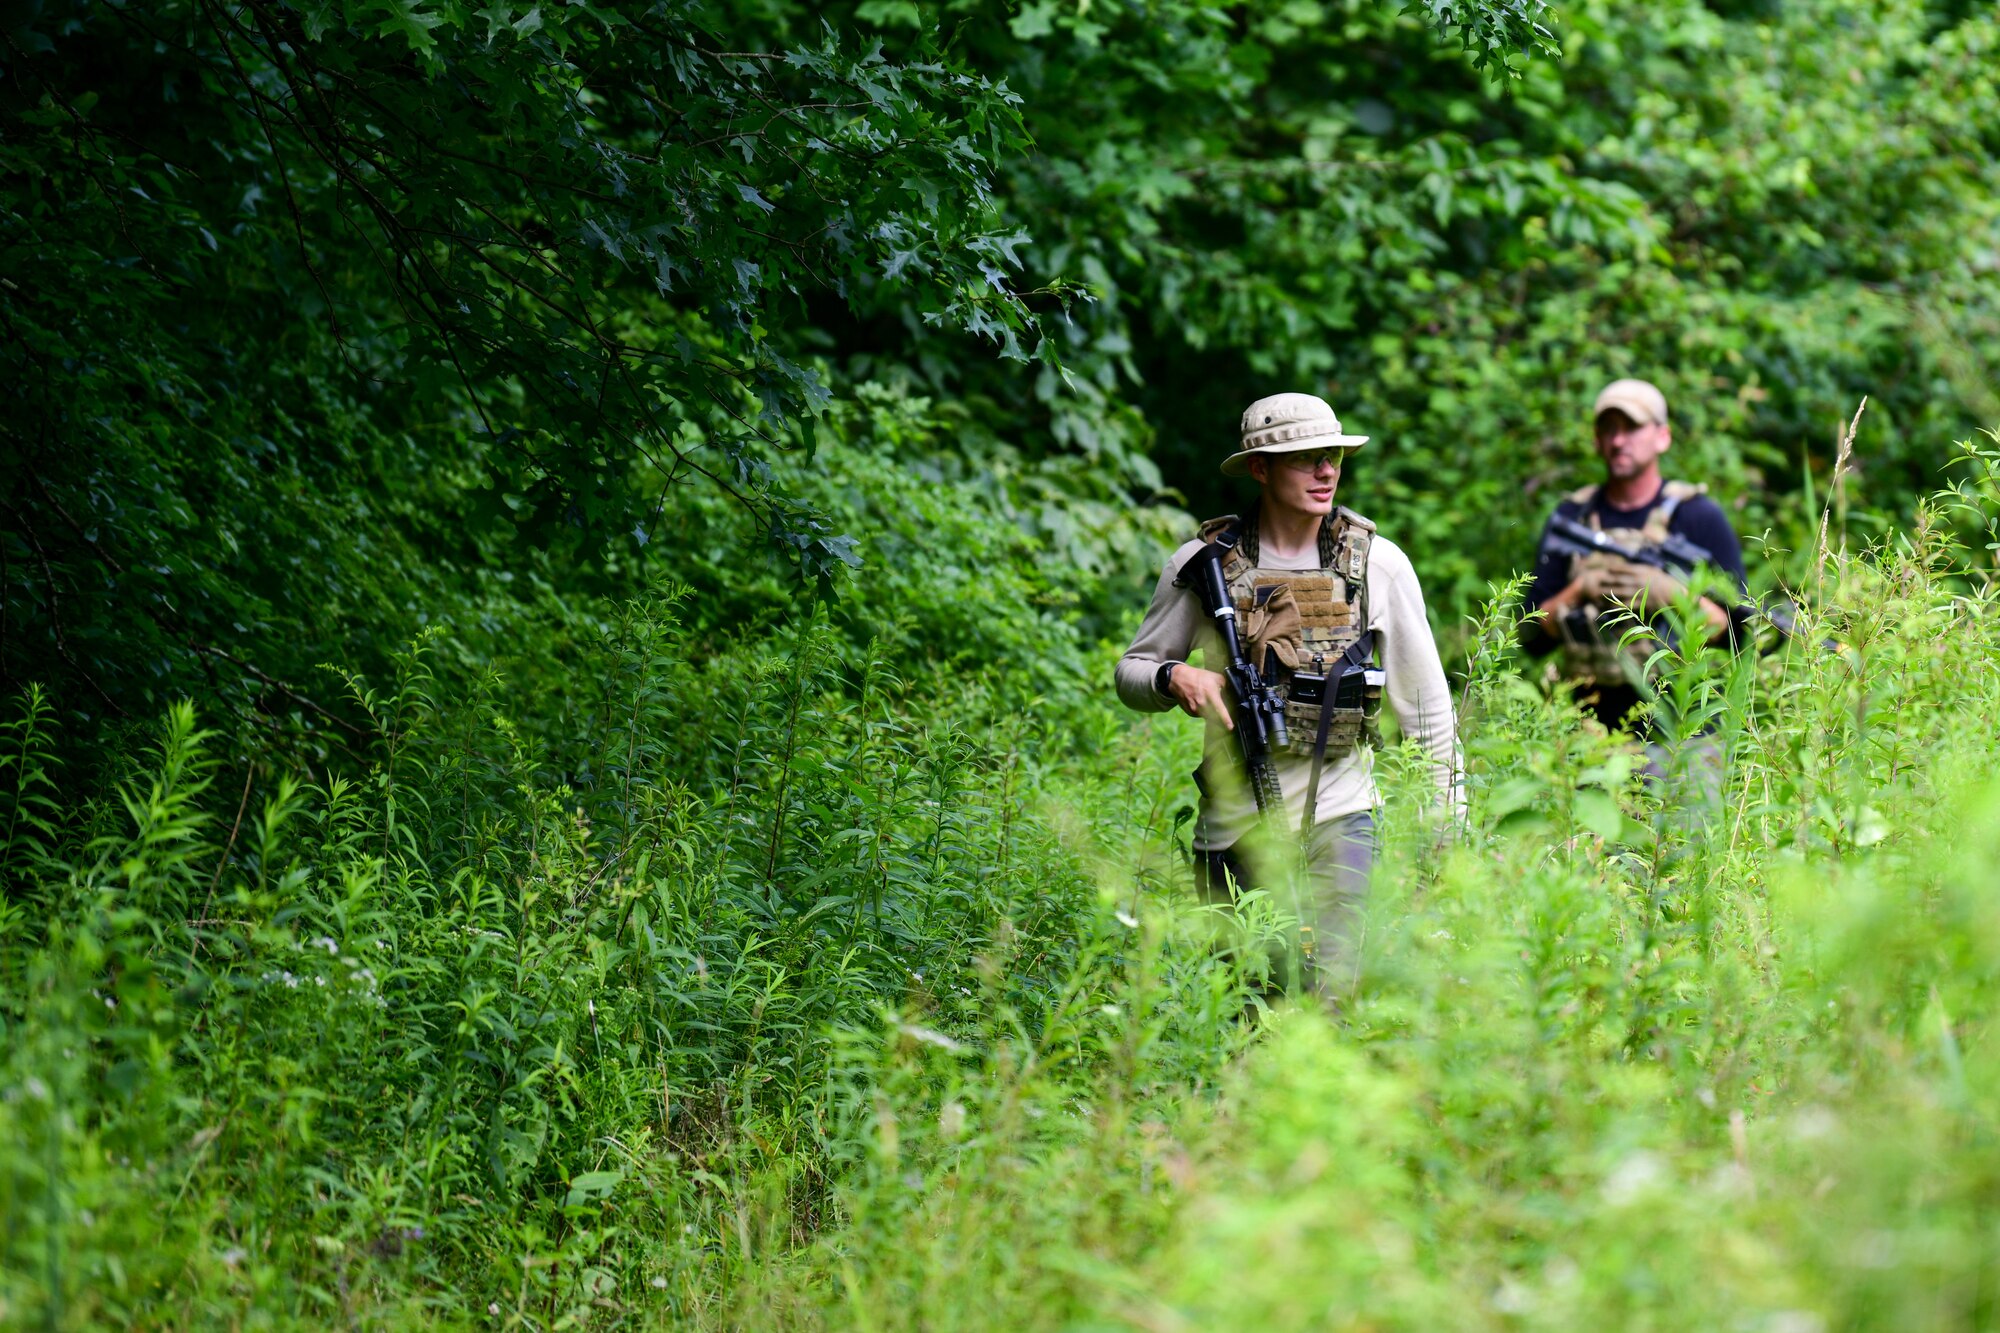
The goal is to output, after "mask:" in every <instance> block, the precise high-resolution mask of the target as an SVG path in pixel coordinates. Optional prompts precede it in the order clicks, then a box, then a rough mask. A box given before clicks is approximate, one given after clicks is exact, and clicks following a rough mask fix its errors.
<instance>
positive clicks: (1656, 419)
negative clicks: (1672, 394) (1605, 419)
mask: <svg viewBox="0 0 2000 1333" xmlns="http://www.w3.org/2000/svg"><path fill="white" fill-rule="evenodd" d="M1614 407H1615V408H1617V409H1618V410H1619V411H1620V412H1623V413H1624V414H1625V415H1626V416H1628V417H1630V418H1632V420H1634V421H1636V422H1638V423H1639V424H1640V425H1641V426H1664V425H1666V424H1667V396H1666V395H1665V394H1663V393H1661V392H1660V391H1659V390H1658V389H1657V388H1655V387H1654V386H1653V385H1651V384H1648V383H1647V382H1646V381H1645V380H1613V381H1611V383H1609V384H1607V385H1605V386H1604V392H1603V393H1600V394H1598V395H1597V406H1596V407H1593V408H1591V409H1590V419H1591V420H1592V421H1595V420H1597V419H1598V418H1599V417H1601V416H1603V415H1604V414H1605V413H1606V412H1608V411H1610V410H1611V409H1612V408H1614Z"/></svg>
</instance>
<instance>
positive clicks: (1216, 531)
mask: <svg viewBox="0 0 2000 1333" xmlns="http://www.w3.org/2000/svg"><path fill="white" fill-rule="evenodd" d="M1242 531H1243V520H1242V519H1241V518H1238V517H1237V516H1236V515H1235V514H1224V515H1223V516H1222V517H1220V518H1211V519H1209V520H1208V521H1207V522H1206V523H1204V524H1202V525H1201V527H1200V528H1199V529H1198V530H1197V531H1196V533H1195V536H1196V537H1197V538H1198V539H1199V540H1201V541H1204V542H1212V541H1214V540H1215V539H1216V538H1217V537H1220V536H1222V535H1223V534H1225V533H1229V532H1234V533H1237V534H1239V535H1241V533H1242ZM1249 567H1250V558H1249V556H1248V555H1247V554H1246V553H1245V552H1244V550H1243V546H1242V544H1241V543H1240V542H1239V543H1238V544H1237V545H1236V546H1234V547H1232V548H1231V549H1230V552H1229V554H1228V555H1226V556H1224V557H1223V560H1222V577H1223V578H1224V579H1225V580H1227V581H1229V582H1234V581H1235V580H1236V579H1238V578H1240V577H1242V574H1243V571H1244V570H1246V569H1248V568H1249Z"/></svg>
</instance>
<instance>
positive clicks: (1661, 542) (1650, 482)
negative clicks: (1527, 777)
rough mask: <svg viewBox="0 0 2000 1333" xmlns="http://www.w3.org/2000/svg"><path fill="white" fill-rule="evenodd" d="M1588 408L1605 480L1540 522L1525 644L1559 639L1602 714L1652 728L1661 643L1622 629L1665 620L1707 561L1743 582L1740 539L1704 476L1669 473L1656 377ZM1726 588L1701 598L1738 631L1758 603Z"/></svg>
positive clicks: (1535, 650)
mask: <svg viewBox="0 0 2000 1333" xmlns="http://www.w3.org/2000/svg"><path fill="white" fill-rule="evenodd" d="M1591 416H1592V419H1593V423H1594V430H1595V439H1596V450H1597V456H1598V458H1599V459H1600V460H1602V462H1603V464H1604V480H1603V482H1602V483H1599V484H1593V485H1590V486H1585V487H1582V488H1581V489H1579V490H1576V491H1572V492H1571V493H1570V494H1569V495H1568V496H1566V497H1565V498H1564V499H1563V500H1562V502H1561V503H1560V504H1558V505H1557V506H1556V509H1555V512H1554V513H1553V514H1552V515H1551V516H1550V517H1549V520H1548V522H1547V524H1545V525H1544V527H1543V529H1542V541H1541V545H1540V547H1539V548H1538V550H1537V552H1536V557H1535V577H1534V582H1533V583H1532V584H1531V585H1530V586H1529V588H1528V593H1527V606H1528V616H1527V619H1526V620H1525V621H1524V622H1523V626H1522V646H1523V647H1524V648H1526V649H1527V651H1528V652H1529V653H1531V654H1533V655H1536V656H1545V655H1547V654H1548V653H1551V652H1556V651H1558V650H1559V651H1560V652H1561V654H1562V657H1561V659H1560V663H1559V668H1560V674H1561V675H1562V676H1563V677H1564V678H1565V679H1569V680H1574V681H1576V682H1578V686H1579V688H1578V699H1579V700H1580V701H1581V702H1582V703H1583V704H1584V705H1585V706H1586V707H1587V708H1589V709H1590V710H1591V712H1592V713H1593V714H1594V715H1595V716H1596V717H1597V719H1598V720H1599V721H1600V722H1602V723H1603V724H1604V725H1605V726H1607V727H1611V728H1624V729H1627V730H1632V731H1635V732H1638V733H1641V734H1645V733H1648V732H1650V730H1651V726H1650V723H1649V722H1648V721H1647V720H1646V718H1645V716H1644V714H1643V713H1642V711H1641V710H1640V707H1639V705H1640V703H1641V700H1642V698H1643V688H1642V687H1643V685H1644V677H1645V663H1646V661H1647V659H1648V658H1649V657H1650V656H1651V654H1652V653H1653V652H1654V651H1656V650H1657V649H1658V647H1659V644H1658V642H1657V641H1656V640H1655V639H1654V638H1652V637H1650V636H1628V635H1626V634H1625V633H1624V631H1625V630H1626V629H1629V628H1630V627H1631V624H1632V619H1631V614H1630V613H1631V612H1633V611H1636V612H1637V613H1638V614H1640V615H1641V616H1647V617H1649V618H1651V619H1653V620H1654V621H1656V622H1657V621H1658V616H1657V614H1656V613H1657V612H1658V611H1660V610H1661V609H1662V608H1664V607H1666V606H1667V605H1668V604H1670V603H1672V602H1673V601H1675V600H1676V599H1677V598H1679V597H1681V596H1682V595H1683V594H1685V593H1686V592H1687V590H1688V586H1689V584H1688V580H1689V579H1690V578H1694V577H1696V575H1695V571H1696V569H1698V568H1700V567H1701V566H1708V567H1711V568H1712V569H1714V570H1715V571H1718V572H1719V573H1721V574H1723V575H1727V576H1728V577H1729V578H1731V579H1733V580H1734V581H1735V584H1736V589H1737V592H1738V593H1739V594H1741V592H1742V591H1743V589H1744V588H1745V586H1746V585H1745V579H1744V573H1743V547H1742V544H1741V543H1739V542H1738V541H1737V539H1736V532H1735V529H1733V528H1732V527H1730V525H1729V519H1728V517H1727V516H1726V515H1725V514H1724V513H1723V512H1722V507H1721V506H1720V505H1718V504H1716V502H1715V501H1714V500H1711V499H1710V498H1709V497H1708V495H1707V490H1708V488H1707V487H1706V486H1702V485H1696V484H1694V483H1692V482H1686V481H1670V480H1668V479H1667V478H1666V477H1665V476H1663V475H1662V473H1661V470H1660V459H1661V457H1662V456H1663V455H1664V454H1665V453H1666V452H1667V450H1668V448H1669V447H1671V446H1672V444H1673V428H1672V426H1670V425H1669V424H1668V420H1667V397H1666V395H1665V394H1663V393H1661V392H1660V390H1659V389H1658V387H1656V386H1655V385H1653V384H1650V383H1648V382H1647V381H1645V380H1637V379H1621V380H1614V381H1612V382H1611V383H1610V384H1608V385H1606V386H1605V387H1604V389H1603V391H1602V392H1600V393H1599V394H1598V395H1597V403H1596V405H1595V406H1594V407H1593V408H1592V409H1591ZM1579 528H1580V529H1582V531H1580V532H1579V531H1578V529H1579ZM1566 533H1567V534H1571V536H1573V537H1574V538H1576V539H1575V540H1572V539H1570V538H1568V537H1566V536H1565V534H1566ZM1593 543H1594V544H1595V545H1594V549H1587V550H1586V549H1584V548H1585V547H1590V546H1592V545H1593ZM1717 595H1718V596H1724V600H1726V601H1727V602H1728V603H1729V605H1728V607H1727V608H1725V607H1724V605H1723V604H1722V603H1721V602H1718V601H1717V600H1715V598H1714V597H1709V596H1703V597H1701V598H1699V599H1698V603H1697V604H1698V605H1699V607H1700V608H1701V612H1702V614H1703V615H1704V616H1705V617H1707V620H1708V625H1709V629H1710V631H1711V633H1712V634H1713V635H1714V636H1717V637H1728V638H1730V639H1731V640H1732V641H1733V640H1734V638H1735V635H1736V632H1737V631H1738V630H1740V629H1741V627H1742V624H1743V621H1744V619H1745V617H1747V615H1748V614H1749V609H1748V608H1747V607H1746V606H1743V605H1742V602H1743V598H1742V597H1741V596H1740V595H1739V596H1736V597H1727V596H1726V595H1724V594H1721V593H1718V594H1717ZM1655 760H1656V763H1657V761H1658V756H1657V755H1656V756H1655Z"/></svg>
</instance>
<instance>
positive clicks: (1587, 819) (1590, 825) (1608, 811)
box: [1570, 788, 1625, 842]
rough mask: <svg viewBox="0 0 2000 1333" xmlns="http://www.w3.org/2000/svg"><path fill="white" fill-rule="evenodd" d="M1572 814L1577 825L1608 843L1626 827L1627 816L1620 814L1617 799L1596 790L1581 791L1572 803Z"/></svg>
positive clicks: (1607, 793)
mask: <svg viewBox="0 0 2000 1333" xmlns="http://www.w3.org/2000/svg"><path fill="white" fill-rule="evenodd" d="M1570 813H1571V814H1573V815H1574V816H1575V817H1576V822H1577V823H1579V824H1581V825H1583V827H1585V828H1587V829H1589V830H1590V831H1591V832H1592V833H1595V834H1596V835H1597V836H1598V837H1600V838H1603V839H1604V840H1605V841H1606V842H1611V841H1614V840H1615V839H1616V838H1617V837H1618V834H1619V832H1620V831H1621V830H1622V829H1623V828H1624V827H1625V816H1624V815H1622V814H1620V813H1619V810H1618V801H1617V799H1616V798H1615V797H1613V796H1612V795H1611V793H1609V792H1606V791H1599V790H1597V789H1595V788H1586V789H1584V790H1582V791H1579V792H1578V793H1577V794H1576V796H1575V798H1574V799H1573V800H1572V801H1571V802H1570Z"/></svg>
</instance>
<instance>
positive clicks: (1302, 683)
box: [1200, 508, 1382, 759]
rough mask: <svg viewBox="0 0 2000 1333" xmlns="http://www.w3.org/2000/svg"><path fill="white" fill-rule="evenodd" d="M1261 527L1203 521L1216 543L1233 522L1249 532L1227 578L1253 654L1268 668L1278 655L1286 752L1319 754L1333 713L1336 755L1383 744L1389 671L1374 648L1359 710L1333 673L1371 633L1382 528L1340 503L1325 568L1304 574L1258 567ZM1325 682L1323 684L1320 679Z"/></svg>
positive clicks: (1325, 528)
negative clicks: (1339, 694) (1372, 578)
mask: <svg viewBox="0 0 2000 1333" xmlns="http://www.w3.org/2000/svg"><path fill="white" fill-rule="evenodd" d="M1254 524H1255V520H1254V518H1253V519H1252V521H1251V523H1250V524H1247V525H1246V524H1243V523H1241V522H1239V520H1238V519H1237V517H1236V516H1235V515H1234V514H1230V515H1225V516H1224V517H1222V518H1214V519H1210V520H1209V521H1208V522H1206V523H1204V524H1202V525H1201V534H1200V535H1201V539H1202V540H1203V541H1205V542H1206V541H1213V540H1214V539H1215V537H1216V536H1217V535H1218V534H1219V533H1221V532H1223V531H1224V530H1226V529H1228V528H1231V527H1239V528H1242V529H1243V532H1242V540H1241V541H1239V543H1238V544H1237V546H1236V549H1235V550H1233V551H1231V552H1230V553H1229V555H1228V557H1227V558H1226V559H1225V560H1224V561H1223V565H1222V577H1223V580H1224V582H1225V584H1226V585H1227V586H1228V589H1229V596H1230V600H1231V601H1233V602H1234V603H1235V604H1236V623H1237V625H1238V627H1239V633H1240V634H1241V635H1242V639H1243V652H1244V655H1245V656H1246V657H1247V658H1248V659H1249V660H1250V662H1251V663H1252V664H1253V665H1255V666H1256V667H1257V669H1258V670H1259V671H1262V670H1264V669H1265V667H1266V666H1267V664H1269V663H1270V662H1271V660H1272V655H1273V654H1275V657H1276V665H1277V668H1278V669H1277V671H1276V672H1275V673H1273V676H1274V679H1273V680H1272V683H1273V684H1274V685H1276V686H1278V688H1279V690H1280V692H1281V693H1282V694H1283V695H1284V698H1285V732H1286V736H1285V745H1284V748H1283V753H1286V754H1293V755H1299V756H1301V757H1304V758H1311V757H1312V754H1313V750H1314V747H1315V745H1316V744H1317V742H1318V738H1319V726H1320V717H1321V714H1322V711H1323V710H1327V709H1330V710H1331V716H1330V717H1328V718H1327V732H1326V751H1325V757H1326V758H1327V759H1338V758H1340V757H1341V756H1343V755H1345V754H1347V753H1348V752H1350V751H1352V750H1353V749H1354V748H1355V747H1356V746H1359V745H1363V744H1365V745H1368V746H1369V747H1370V748H1372V749H1378V750H1379V749H1381V748H1382V735H1381V731H1380V729H1379V728H1378V726H1377V723H1376V718H1377V715H1378V714H1379V713H1380V711H1381V705H1382V673H1381V672H1380V671H1378V670H1374V669H1373V667H1374V662H1373V658H1372V653H1371V654H1370V660H1369V661H1368V663H1367V666H1368V668H1370V669H1369V670H1367V671H1366V673H1365V677H1364V684H1363V685H1362V692H1361V695H1360V698H1359V701H1358V702H1357V703H1355V704H1354V706H1351V707H1340V706H1337V705H1335V704H1334V702H1333V699H1332V695H1333V691H1334V685H1333V683H1332V678H1331V677H1330V676H1329V673H1336V674H1337V673H1338V672H1339V671H1340V663H1341V659H1342V658H1343V656H1345V655H1346V654H1347V652H1348V650H1349V649H1350V648H1352V647H1354V645H1355V643H1356V642H1357V641H1358V640H1360V638H1361V636H1362V634H1363V632H1364V631H1365V630H1366V629H1367V622H1368V546H1369V543H1370V541H1371V540H1373V538H1374V536H1375V525H1374V524H1373V523H1371V522H1369V521H1368V520H1367V519H1365V518H1363V517H1361V515H1359V514H1357V513H1355V512H1354V511H1353V510H1351V509H1344V508H1336V509H1335V510H1334V512H1333V513H1332V514H1331V515H1329V516H1328V517H1327V519H1326V520H1325V521H1324V522H1323V523H1322V524H1321V525H1320V538H1319V550H1320V568H1319V569H1317V570H1299V569H1260V568H1258V567H1257V564H1256V558H1257V557H1256V529H1255V526H1254ZM1322 680H1323V681H1325V684H1324V686H1323V688H1322V687H1319V686H1318V685H1317V684H1316V683H1317V682H1319V681H1322ZM1294 686H1297V687H1298V688H1297V689H1296V690H1295V689H1294Z"/></svg>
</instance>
